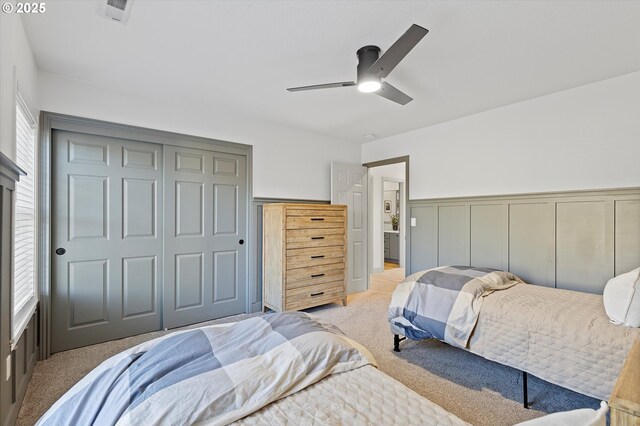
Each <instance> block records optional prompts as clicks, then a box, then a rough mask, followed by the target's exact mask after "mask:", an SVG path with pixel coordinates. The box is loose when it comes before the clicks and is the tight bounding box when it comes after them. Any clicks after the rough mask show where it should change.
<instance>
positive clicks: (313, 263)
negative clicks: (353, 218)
mask: <svg viewBox="0 0 640 426" xmlns="http://www.w3.org/2000/svg"><path fill="white" fill-rule="evenodd" d="M262 218H263V221H262V223H263V263H262V265H263V275H262V283H263V284H262V286H263V287H262V300H263V302H262V303H263V306H264V308H265V309H266V308H269V309H272V310H274V311H277V312H281V311H291V310H300V309H305V308H310V307H312V306H318V305H323V304H326V303H331V302H335V301H338V300H341V301H342V303H343V304H344V305H345V306H346V304H347V299H346V287H345V284H346V277H347V273H346V268H347V241H346V238H347V233H346V227H347V206H343V205H325V204H265V206H264V209H263V215H262Z"/></svg>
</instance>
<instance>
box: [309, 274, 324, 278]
mask: <svg viewBox="0 0 640 426" xmlns="http://www.w3.org/2000/svg"><path fill="white" fill-rule="evenodd" d="M318 277H324V274H315V275H311V278H318Z"/></svg>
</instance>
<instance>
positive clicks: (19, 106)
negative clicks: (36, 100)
mask: <svg viewBox="0 0 640 426" xmlns="http://www.w3.org/2000/svg"><path fill="white" fill-rule="evenodd" d="M15 108H16V109H15V115H14V120H15V121H14V140H15V144H16V145H15V150H16V159H17V150H18V134H17V132H18V125H17V120H18V112H19V111H20V112H21V113H22V114H23V115H24V116H25V117H26V119H27V121H28V122H29V124H30V125H31V127H32V129H33V130H34V134H33V154H34V158H33V173H32V176H30V178H32V179H33V210H34V211H33V215H34V223H33V295H32V296H31V297H30V299H29V300H28V301H27V302H26V303H25V304H24V305H23V306H22V307H21V308H20V309H19V310H18V311H15V305H14V290H15V247H14V248H13V256H12V260H11V349H12V350H13V348H14V347H15V345H16V344H17V342H18V340H20V337H21V336H22V333H23V331H24V330H25V329H26V328H27V325H28V324H29V320H30V319H31V317H32V316H33V313H34V312H35V310H36V307H37V305H38V286H37V280H38V256H37V247H38V232H37V229H38V223H37V220H38V219H37V217H38V215H37V212H38V175H37V168H38V143H37V137H38V123H37V120H36V119H35V118H34V115H33V114H32V112H31V109H30V108H29V103H27V102H26V101H25V99H24V98H23V97H22V96H21V94H20V92H19V91H16V102H15ZM16 163H18V162H17V161H16ZM18 166H21V165H20V164H18ZM18 186H19V182H17V183H16V189H15V190H16V191H18ZM16 195H17V192H16V193H14V197H13V206H12V207H13V208H12V220H14V221H15V217H16V200H17V196H16ZM11 240H12V244H15V224H14V226H12V235H11Z"/></svg>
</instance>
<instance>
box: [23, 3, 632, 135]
mask: <svg viewBox="0 0 640 426" xmlns="http://www.w3.org/2000/svg"><path fill="white" fill-rule="evenodd" d="M22 18H23V22H24V25H25V28H26V32H27V36H28V38H29V41H30V43H31V46H32V48H33V52H34V55H35V58H36V62H37V64H38V67H39V68H40V69H41V70H43V71H47V72H51V73H55V74H61V75H64V76H69V77H72V78H76V79H80V80H84V81H88V82H93V83H96V84H99V85H102V86H107V87H112V88H117V89H119V90H121V91H128V92H131V93H136V94H140V95H143V96H147V97H151V98H154V99H158V100H160V101H166V102H178V103H185V104H186V103H190V104H195V105H198V106H202V107H204V108H206V107H210V108H212V109H214V110H215V109H219V108H220V107H224V108H225V110H226V111H227V112H229V113H231V114H237V115H238V116H239V117H243V118H246V119H247V120H248V122H249V121H250V120H251V118H252V117H260V119H261V120H267V121H270V122H273V123H275V124H280V125H285V126H289V127H295V128H300V129H305V130H308V131H312V132H316V133H320V134H325V135H330V136H333V137H338V138H343V139H348V140H352V141H355V142H366V141H368V140H370V139H371V136H369V138H368V139H367V138H366V137H365V135H366V134H374V135H376V138H378V137H386V136H391V135H394V134H398V133H402V132H406V131H409V130H413V129H416V128H420V127H424V126H428V125H431V124H434V123H438V122H442V121H446V120H451V119H454V118H458V117H462V116H465V115H469V114H473V113H476V112H480V111H484V110H487V109H491V108H495V107H498V106H502V105H506V104H510V103H514V102H518V101H521V100H526V99H530V98H534V97H537V96H541V95H545V94H549V93H552V92H556V91H560V90H565V89H568V88H572V87H576V86H580V85H583V84H586V83H590V82H594V81H598V80H602V79H606V78H610V77H614V76H618V75H622V74H626V73H629V72H633V71H638V70H640V47H639V46H640V24H639V23H640V2H638V1H621V2H617V1H561V2H560V1H474V2H469V1H464V2H463V1H411V2H405V1H282V2H280V1H185V0H180V1H149V0H136V1H135V3H134V4H133V10H132V13H131V17H130V19H129V22H128V24H127V25H126V26H123V25H120V24H118V23H115V22H110V21H108V20H106V19H104V18H101V17H99V16H98V15H97V13H96V3H95V1H94V0H91V1H88V0H82V1H60V0H55V1H54V0H50V1H48V2H47V11H46V13H45V14H42V15H30V16H24V15H23V17H22ZM412 23H416V24H419V25H421V26H424V27H426V28H428V29H429V30H430V32H429V34H428V35H427V36H426V37H425V38H424V39H423V40H422V41H421V42H420V43H419V44H418V46H417V47H416V48H415V49H414V50H413V51H412V52H411V53H410V54H409V56H407V57H406V58H405V60H404V61H403V62H402V63H401V64H400V65H399V66H398V67H397V68H396V69H395V70H394V71H393V72H392V73H391V75H390V76H389V77H388V78H387V81H389V82H390V83H392V84H394V85H395V86H396V87H398V88H400V89H401V90H403V91H405V92H406V93H407V94H409V95H411V96H412V97H413V98H414V101H413V102H411V103H410V104H408V105H406V106H400V105H396V104H394V103H392V102H390V101H388V100H386V99H384V98H381V97H379V96H375V95H367V94H362V93H359V92H358V91H357V90H356V89H355V88H353V87H352V88H342V89H327V90H322V91H313V92H299V93H289V92H287V91H286V90H285V88H287V87H291V86H299V85H307V84H319V83H328V82H334V81H343V80H353V79H355V69H356V57H355V52H356V50H357V49H358V48H360V47H362V46H364V45H367V44H375V45H378V46H380V47H381V48H382V50H383V52H384V50H385V49H386V48H388V47H389V46H390V45H391V44H392V43H393V42H394V41H395V40H396V39H397V38H398V37H399V36H400V35H401V34H402V33H403V32H404V31H405V30H406V29H407V28H408V27H409V26H410V25H411V24H412Z"/></svg>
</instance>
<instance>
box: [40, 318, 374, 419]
mask: <svg viewBox="0 0 640 426" xmlns="http://www.w3.org/2000/svg"><path fill="white" fill-rule="evenodd" d="M368 364H375V361H374V360H373V357H372V356H371V355H370V354H369V352H368V351H367V350H366V349H364V348H363V347H362V346H360V345H359V344H357V343H356V342H354V341H352V340H350V339H348V338H347V337H345V336H344V335H343V334H342V333H341V332H340V331H339V330H338V329H337V328H335V327H332V326H328V325H325V324H322V323H320V322H318V321H316V320H314V319H312V318H311V317H310V316H308V315H307V314H304V313H281V314H271V315H264V316H260V317H255V318H250V319H247V320H244V321H240V322H237V323H233V324H227V325H214V326H207V327H202V328H197V329H192V330H186V331H180V332H175V333H172V334H169V335H167V336H163V337H160V338H158V339H154V340H151V341H149V342H146V343H143V344H141V345H138V346H136V347H134V348H131V349H129V350H127V351H124V352H122V353H120V354H118V355H116V356H114V357H112V358H109V359H108V360H106V361H104V362H103V363H102V364H101V365H100V366H98V367H97V368H96V369H94V370H93V371H92V372H91V373H89V374H88V375H87V376H86V377H85V378H84V379H82V380H81V381H80V382H78V383H77V384H76V385H75V386H74V387H73V388H71V389H70V390H69V391H68V392H67V393H66V394H65V395H63V396H62V398H60V400H58V402H56V403H55V404H54V405H53V406H52V407H51V408H50V409H49V411H47V413H45V415H44V416H43V417H42V418H41V419H40V421H39V422H38V424H39V425H92V424H95V425H114V424H118V425H159V424H167V425H178V424H180V425H182V424H212V425H218V424H228V423H230V422H233V421H235V420H238V419H240V418H242V417H245V416H247V415H249V414H251V413H253V412H255V411H257V410H259V409H260V408H262V407H264V406H265V405H267V404H269V403H271V402H273V401H275V400H277V399H280V398H283V397H285V396H288V395H291V394H293V393H295V392H297V391H299V390H302V389H304V388H305V387H307V386H309V385H311V384H313V383H315V382H317V381H318V380H320V379H322V378H324V377H326V376H328V375H330V374H335V373H340V372H344V371H349V370H353V369H355V368H359V367H362V366H365V365H368Z"/></svg>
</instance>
